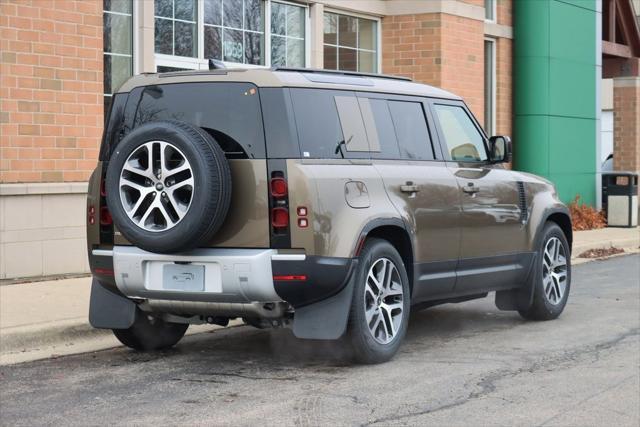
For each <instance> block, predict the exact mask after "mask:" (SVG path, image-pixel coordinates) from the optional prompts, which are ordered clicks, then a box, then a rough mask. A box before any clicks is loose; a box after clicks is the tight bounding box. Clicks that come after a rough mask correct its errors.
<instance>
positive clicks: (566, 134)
mask: <svg viewBox="0 0 640 427" xmlns="http://www.w3.org/2000/svg"><path fill="white" fill-rule="evenodd" d="M595 131H596V121H595V120H592V119H572V118H566V117H553V116H551V117H549V140H550V141H554V142H556V143H553V144H549V174H551V175H553V174H562V173H565V174H567V173H569V174H571V173H576V174H582V173H591V174H593V173H595V172H596V163H595V162H594V161H592V160H593V159H595V157H596V145H595V144H594V143H593V134H594V133H595Z"/></svg>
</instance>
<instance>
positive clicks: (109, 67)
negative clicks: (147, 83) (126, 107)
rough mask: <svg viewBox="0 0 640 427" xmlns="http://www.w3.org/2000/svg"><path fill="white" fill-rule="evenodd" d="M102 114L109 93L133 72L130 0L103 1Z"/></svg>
mask: <svg viewBox="0 0 640 427" xmlns="http://www.w3.org/2000/svg"><path fill="white" fill-rule="evenodd" d="M102 20H103V24H104V26H103V31H104V34H103V51H104V56H103V61H104V106H105V109H104V114H105V117H106V116H107V114H108V111H109V104H110V102H111V96H112V94H113V92H114V91H116V90H117V89H118V88H119V87H120V86H121V85H122V84H123V83H124V82H125V81H126V80H127V79H128V78H129V77H131V75H132V74H133V4H132V1H131V0H104V1H103V14H102Z"/></svg>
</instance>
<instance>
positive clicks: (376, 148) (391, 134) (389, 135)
mask: <svg viewBox="0 0 640 427" xmlns="http://www.w3.org/2000/svg"><path fill="white" fill-rule="evenodd" d="M358 102H359V103H360V111H362V119H363V120H364V124H365V128H366V130H367V136H368V137H369V146H370V147H371V157H373V158H376V159H400V148H399V147H398V140H397V139H396V132H395V130H394V129H393V121H392V120H391V112H390V111H389V105H388V103H387V100H386V99H374V98H358Z"/></svg>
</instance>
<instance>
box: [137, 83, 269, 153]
mask: <svg viewBox="0 0 640 427" xmlns="http://www.w3.org/2000/svg"><path fill="white" fill-rule="evenodd" d="M157 120H180V121H184V122H188V123H191V124H193V125H195V126H198V127H201V128H203V129H205V130H206V131H207V132H209V133H210V134H211V135H212V136H213V137H214V138H215V139H216V141H217V142H218V144H220V146H221V147H222V149H223V150H224V151H225V153H226V154H227V157H231V158H247V157H248V158H265V144H264V131H263V128H262V115H261V111H260V99H259V95H258V90H257V88H256V87H255V86H254V85H252V84H249V83H176V84H166V85H156V86H148V87H146V88H145V89H144V91H143V93H142V97H141V100H140V104H139V105H138V111H137V113H136V121H135V124H136V126H138V125H141V124H143V123H146V122H150V121H157Z"/></svg>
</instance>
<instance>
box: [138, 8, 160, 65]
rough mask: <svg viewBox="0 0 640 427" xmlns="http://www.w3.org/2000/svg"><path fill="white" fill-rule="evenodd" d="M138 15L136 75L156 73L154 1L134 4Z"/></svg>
mask: <svg viewBox="0 0 640 427" xmlns="http://www.w3.org/2000/svg"><path fill="white" fill-rule="evenodd" d="M134 4H135V7H136V11H135V13H136V14H137V15H136V17H135V21H136V23H135V25H136V30H137V37H138V40H137V41H136V45H135V47H136V50H135V52H134V55H135V56H136V58H137V61H138V62H137V69H136V70H135V72H136V73H155V72H156V60H155V56H154V51H155V34H154V20H153V14H154V11H153V0H139V1H137V2H134Z"/></svg>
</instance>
